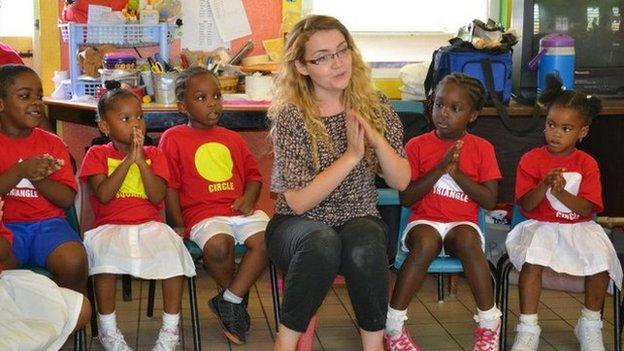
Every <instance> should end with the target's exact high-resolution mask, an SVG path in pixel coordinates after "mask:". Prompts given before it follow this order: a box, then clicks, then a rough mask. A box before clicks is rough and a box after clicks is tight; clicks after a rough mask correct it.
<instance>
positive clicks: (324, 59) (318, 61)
mask: <svg viewBox="0 0 624 351" xmlns="http://www.w3.org/2000/svg"><path fill="white" fill-rule="evenodd" d="M350 54H351V49H350V48H349V47H346V48H344V49H340V50H338V51H336V52H334V53H333V54H327V55H323V56H321V57H317V58H315V59H312V60H304V61H305V62H308V63H311V64H313V65H317V66H325V65H327V64H329V63H331V62H332V61H333V60H334V59H341V58H344V57H347V56H348V55H350Z"/></svg>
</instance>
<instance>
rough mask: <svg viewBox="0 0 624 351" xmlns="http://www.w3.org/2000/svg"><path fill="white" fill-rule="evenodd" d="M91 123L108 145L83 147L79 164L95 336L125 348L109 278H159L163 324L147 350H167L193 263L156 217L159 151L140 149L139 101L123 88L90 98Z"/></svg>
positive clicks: (161, 178)
mask: <svg viewBox="0 0 624 351" xmlns="http://www.w3.org/2000/svg"><path fill="white" fill-rule="evenodd" d="M98 117H99V121H98V126H99V128H100V131H102V132H103V133H104V134H105V135H107V136H108V137H109V138H110V140H111V142H110V143H109V144H106V145H99V146H93V147H91V148H90V149H89V151H88V152H87V154H86V155H85V158H84V160H83V163H82V166H81V168H80V181H81V182H84V183H87V185H88V188H89V190H90V193H91V196H90V201H91V204H92V208H93V212H94V214H95V228H94V229H91V230H89V231H87V232H86V233H85V234H84V243H85V247H86V248H87V253H88V256H89V274H90V275H93V276H94V278H93V283H94V285H95V296H96V301H97V307H98V319H99V326H100V333H99V337H100V341H101V343H102V345H103V346H104V348H105V349H106V350H129V348H128V345H127V344H126V342H125V341H124V338H123V335H122V334H121V332H120V331H119V329H117V325H116V316H115V292H116V290H117V289H116V275H117V274H130V275H133V276H135V277H139V278H143V279H159V280H163V284H162V287H163V305H164V308H163V310H164V313H163V325H162V328H161V329H160V333H159V334H158V339H157V340H156V345H155V347H154V350H159V351H161V350H174V349H175V347H176V345H177V344H178V342H179V330H178V325H179V321H180V304H181V301H182V289H183V277H184V276H187V277H190V276H194V275H195V265H194V263H193V259H192V258H191V256H190V254H189V253H188V250H187V249H186V248H185V247H184V243H183V242H182V238H180V237H179V236H178V235H177V234H176V233H175V232H174V231H173V229H171V228H170V227H169V226H168V225H166V224H165V223H163V218H162V216H161V214H160V211H161V209H162V208H163V201H164V198H165V194H166V189H167V182H168V181H169V167H168V164H167V161H166V159H165V157H164V155H163V154H162V152H161V151H160V150H159V149H158V148H156V147H152V146H143V140H144V137H145V121H144V120H143V111H142V110H141V101H140V100H139V98H138V97H137V96H136V95H134V94H133V93H132V92H131V91H129V90H124V89H114V90H110V91H107V92H106V93H105V94H104V95H103V96H102V97H101V98H100V101H99V103H98Z"/></svg>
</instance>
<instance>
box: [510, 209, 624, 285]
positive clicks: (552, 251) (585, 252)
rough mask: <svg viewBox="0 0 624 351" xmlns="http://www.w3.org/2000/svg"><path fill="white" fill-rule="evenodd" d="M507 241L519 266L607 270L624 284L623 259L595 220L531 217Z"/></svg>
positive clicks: (584, 271) (581, 272) (576, 273)
mask: <svg viewBox="0 0 624 351" xmlns="http://www.w3.org/2000/svg"><path fill="white" fill-rule="evenodd" d="M505 245H506V246H507V252H508V253H509V260H510V261H511V263H512V264H513V265H514V267H515V268H516V269H517V270H520V269H521V268H522V265H523V264H524V263H525V262H528V263H531V264H537V265H540V266H546V267H550V268H551V269H552V270H553V271H555V272H558V273H565V274H569V275H574V276H589V275H593V274H596V273H600V272H604V271H608V272H609V276H610V277H611V279H612V280H613V281H614V282H615V283H616V285H617V287H618V288H619V289H621V288H622V266H621V265H620V260H619V259H618V257H617V255H616V253H615V249H614V248H613V244H611V241H610V240H609V238H608V237H607V234H606V233H605V231H604V230H603V229H602V227H601V226H600V225H598V224H597V223H596V222H594V221H587V222H582V223H571V224H568V223H553V222H540V221H536V220H533V219H529V220H526V221H524V222H521V223H519V224H518V225H516V226H515V227H514V228H513V229H512V230H511V231H510V232H509V234H507V240H506V242H505Z"/></svg>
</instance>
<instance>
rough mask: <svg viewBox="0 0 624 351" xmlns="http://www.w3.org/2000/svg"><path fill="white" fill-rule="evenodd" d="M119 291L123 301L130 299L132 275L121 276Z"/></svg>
mask: <svg viewBox="0 0 624 351" xmlns="http://www.w3.org/2000/svg"><path fill="white" fill-rule="evenodd" d="M121 291H122V295H123V300H124V301H132V277H131V276H129V275H128V274H124V275H122V276H121Z"/></svg>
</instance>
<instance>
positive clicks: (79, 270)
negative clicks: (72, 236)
mask: <svg viewBox="0 0 624 351" xmlns="http://www.w3.org/2000/svg"><path fill="white" fill-rule="evenodd" d="M47 266H48V267H50V268H53V269H56V270H62V271H64V272H67V273H68V274H70V275H82V274H83V273H85V272H86V271H87V253H86V251H85V249H84V246H82V244H80V243H78V242H74V241H72V242H68V243H65V244H63V245H61V246H59V247H58V248H57V249H55V250H54V251H52V252H51V253H50V255H49V256H48V259H47Z"/></svg>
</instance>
